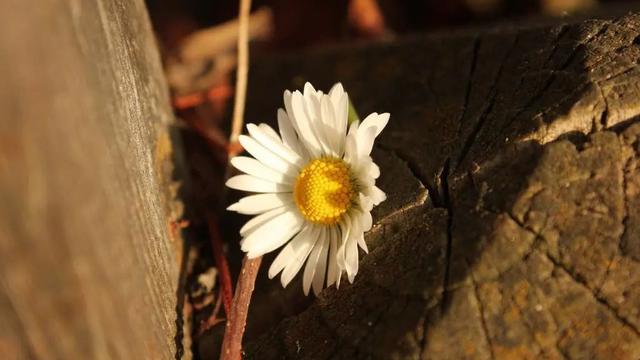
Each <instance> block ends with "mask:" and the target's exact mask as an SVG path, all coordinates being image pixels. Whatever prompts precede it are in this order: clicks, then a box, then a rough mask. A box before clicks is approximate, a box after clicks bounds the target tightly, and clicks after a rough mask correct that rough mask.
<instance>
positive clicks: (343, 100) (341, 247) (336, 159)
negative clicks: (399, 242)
mask: <svg viewBox="0 0 640 360" xmlns="http://www.w3.org/2000/svg"><path fill="white" fill-rule="evenodd" d="M284 107H285V109H278V127H279V128H280V133H279V134H278V133H277V132H276V131H275V130H273V129H272V128H271V127H270V126H269V125H266V124H258V125H255V124H247V130H248V131H249V135H248V136H247V135H242V136H240V139H239V140H240V144H242V146H243V147H244V149H245V150H246V151H247V152H249V154H251V155H253V158H251V157H245V156H237V157H234V158H233V159H231V164H232V165H233V166H234V167H235V168H237V169H238V170H240V171H241V172H243V173H244V174H242V175H237V176H234V177H232V178H231V179H229V180H228V181H227V183H226V185H227V186H228V187H230V188H233V189H237V190H243V191H249V192H254V193H258V194H256V195H250V196H247V197H244V198H242V199H240V201H238V202H237V203H235V204H233V205H231V206H229V207H228V210H232V211H236V212H238V213H241V214H246V215H257V216H255V217H254V218H252V219H251V220H249V221H248V222H247V223H246V224H245V225H244V226H243V227H242V228H241V229H240V235H241V236H242V241H241V243H240V244H241V247H242V250H243V251H245V252H246V253H247V256H248V257H249V258H254V257H258V256H262V255H264V254H266V253H268V252H271V251H274V250H276V249H278V248H280V247H282V246H283V245H285V244H286V246H284V248H283V249H282V250H281V251H280V253H279V254H278V256H277V257H276V258H275V260H274V261H273V263H272V264H271V267H270V268H269V278H273V277H275V276H276V275H277V274H278V273H280V272H282V275H281V277H280V279H281V282H282V286H287V284H289V282H291V280H292V279H293V278H294V277H295V276H296V274H297V273H298V272H299V271H300V270H301V269H302V267H303V266H304V265H305V263H306V266H305V268H304V273H303V275H302V276H303V278H302V287H303V290H304V293H305V295H307V294H308V293H309V289H310V288H313V292H314V293H315V294H316V295H317V294H318V293H319V292H320V291H321V290H322V288H323V285H324V284H325V283H326V286H327V287H329V286H331V285H333V284H334V283H335V284H336V287H338V286H340V278H341V277H342V275H343V273H345V272H346V274H347V278H348V279H349V282H353V280H354V278H355V276H356V273H357V272H358V247H360V248H362V249H363V250H364V251H365V252H368V250H367V244H366V243H365V241H364V232H365V231H368V230H369V229H371V226H372V219H371V209H372V208H373V206H375V205H378V204H379V203H380V202H382V201H384V200H385V198H386V195H385V193H384V192H382V190H380V189H379V188H377V187H376V185H375V181H376V179H377V178H378V176H379V175H380V169H379V168H378V166H377V165H376V164H375V163H374V162H373V160H372V159H371V156H370V153H371V149H372V147H373V141H374V139H375V138H376V137H377V136H378V135H379V134H380V132H381V131H382V129H384V127H385V126H386V125H387V122H388V121H389V114H387V113H385V114H378V113H373V114H371V115H369V116H367V117H366V118H365V119H364V120H363V121H362V122H361V123H360V122H359V121H353V122H351V123H350V124H349V122H348V117H349V115H348V113H349V97H348V95H347V93H346V92H345V91H344V89H343V88H342V85H341V84H340V83H338V84H336V85H334V86H333V88H331V91H329V93H328V94H324V93H323V92H322V91H316V90H315V89H314V88H313V86H312V85H311V84H309V83H306V84H305V86H304V92H303V93H301V92H300V91H295V92H293V93H292V92H290V91H288V90H287V91H285V92H284ZM325 279H326V281H325Z"/></svg>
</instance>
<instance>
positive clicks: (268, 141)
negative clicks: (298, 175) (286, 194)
mask: <svg viewBox="0 0 640 360" xmlns="http://www.w3.org/2000/svg"><path fill="white" fill-rule="evenodd" d="M247 130H249V134H250V135H251V136H252V137H253V138H254V139H255V140H256V141H258V142H259V143H260V145H262V146H264V147H265V148H266V149H269V150H271V152H273V153H274V154H276V155H278V156H279V157H281V158H283V159H284V160H286V161H287V162H289V163H291V164H294V165H297V166H301V165H302V158H301V157H300V156H298V154H296V153H294V152H293V151H292V150H291V149H289V148H287V147H286V146H284V145H283V144H282V142H280V141H276V140H275V139H273V138H272V137H271V136H269V135H268V133H265V132H264V131H263V130H262V129H261V128H259V127H258V126H256V125H255V124H247Z"/></svg>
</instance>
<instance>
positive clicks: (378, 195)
mask: <svg viewBox="0 0 640 360" xmlns="http://www.w3.org/2000/svg"><path fill="white" fill-rule="evenodd" d="M363 190H364V192H365V194H366V195H367V196H368V197H369V198H370V199H371V201H373V205H375V206H377V205H379V204H380V203H381V202H383V201H385V200H386V199H387V194H385V193H384V191H382V190H380V188H378V187H377V186H375V185H374V186H367V187H365V188H364V189H363Z"/></svg>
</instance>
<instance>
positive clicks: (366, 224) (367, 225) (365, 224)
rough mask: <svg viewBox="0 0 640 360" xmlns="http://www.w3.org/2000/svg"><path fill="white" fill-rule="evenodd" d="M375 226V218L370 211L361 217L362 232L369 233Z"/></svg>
mask: <svg viewBox="0 0 640 360" xmlns="http://www.w3.org/2000/svg"><path fill="white" fill-rule="evenodd" d="M372 226H373V218H372V217H371V213H370V212H368V211H364V212H363V213H362V215H360V227H361V229H362V231H369V230H371V227H372Z"/></svg>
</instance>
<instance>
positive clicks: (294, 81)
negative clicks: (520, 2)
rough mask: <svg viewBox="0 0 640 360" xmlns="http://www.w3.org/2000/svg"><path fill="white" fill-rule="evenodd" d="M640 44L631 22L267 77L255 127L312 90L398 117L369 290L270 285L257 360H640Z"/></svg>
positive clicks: (528, 32)
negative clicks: (289, 94)
mask: <svg viewBox="0 0 640 360" xmlns="http://www.w3.org/2000/svg"><path fill="white" fill-rule="evenodd" d="M639 35H640V16H638V15H633V14H631V15H628V16H626V17H623V18H621V19H618V20H589V21H584V22H580V23H573V24H561V25H557V26H548V25H544V26H543V25H540V26H527V25H523V26H521V27H513V28H499V29H489V30H484V31H475V32H470V31H458V32H452V33H448V34H434V35H429V36H422V37H418V38H414V39H409V40H404V41H400V42H396V43H391V44H381V45H373V46H372V45H368V46H362V47H360V48H357V49H355V50H354V49H353V48H344V49H341V48H337V49H331V50H322V51H315V52H311V53H306V54H303V55H299V54H298V55H297V54H292V55H287V56H279V57H274V58H269V59H262V60H260V62H258V63H257V64H254V67H253V68H252V70H251V78H252V80H251V81H252V82H253V83H252V85H251V86H249V89H250V93H249V98H248V113H247V119H248V121H250V122H260V121H265V119H270V118H273V114H274V113H275V109H276V108H277V107H279V106H280V103H281V90H282V89H285V88H289V89H291V88H301V87H302V85H303V83H304V81H306V80H309V81H311V82H312V83H313V84H314V85H317V86H318V87H319V88H321V89H327V88H329V86H330V85H331V84H332V83H334V82H336V81H341V82H343V84H344V85H345V88H346V89H347V90H348V91H349V94H350V96H351V99H352V101H353V102H354V104H355V106H356V108H357V109H358V111H359V113H360V114H362V115H365V114H367V113H369V112H373V111H377V112H384V111H388V112H390V113H391V114H392V116H391V121H390V122H389V125H388V127H387V129H386V130H385V131H384V132H383V133H382V135H381V138H380V143H379V144H378V145H377V147H376V151H375V154H374V157H375V158H376V161H377V162H378V164H380V166H381V168H382V177H381V179H380V186H381V188H382V189H383V190H385V191H386V192H387V193H388V194H389V199H388V200H387V201H386V202H385V203H384V204H383V205H382V206H380V207H379V208H377V209H376V210H375V213H374V219H375V221H376V225H375V226H374V228H373V230H372V231H371V232H370V233H369V234H368V235H367V242H368V244H369V249H370V250H371V252H370V254H369V255H367V256H365V257H364V258H363V259H362V263H361V268H360V272H359V274H358V276H357V277H356V281H355V283H354V284H353V285H345V286H344V288H342V287H341V289H340V290H335V289H334V288H330V289H326V290H324V291H323V292H322V294H321V295H320V296H319V297H318V298H317V299H311V300H308V301H307V302H304V301H301V300H299V299H296V295H295V294H296V293H300V290H299V284H298V283H294V284H292V285H291V286H289V288H288V289H284V290H282V289H277V288H278V287H279V286H278V284H276V283H273V282H272V283H271V284H269V283H266V284H267V285H265V286H263V288H262V289H259V290H258V293H261V292H262V293H263V295H260V294H258V295H257V297H256V302H254V304H256V305H255V307H254V309H253V315H250V318H249V324H251V323H252V318H253V319H255V321H254V325H253V328H250V329H248V336H247V338H246V340H247V341H246V352H247V355H248V357H249V358H258V359H280V358H302V359H340V358H343V359H354V358H363V359H370V358H376V359H377V358H379V359H418V358H423V359H465V358H466V359H514V358H517V359H527V358H529V359H532V358H547V359H562V358H568V359H585V358H589V359H612V358H615V359H637V358H640V332H639V329H640V313H639V311H640V310H639V309H640V250H639V249H640V180H639V179H640V141H639V139H640V124H637V123H636V122H637V119H638V115H639V114H640V89H639V85H638V84H640V66H639V65H638V62H639V59H640V40H639V39H640V37H639ZM264 294H267V295H264ZM260 296H264V298H271V299H272V301H279V304H280V305H279V307H278V309H275V310H274V309H273V306H271V307H268V306H266V305H260V304H261V303H264V302H265V301H261V300H260V299H261V297H260ZM298 296H299V295H298ZM273 299H276V300H273ZM265 313H269V314H273V318H272V319H271V320H270V322H269V321H267V322H266V323H265V322H263V323H260V320H258V319H259V318H260V317H261V316H264V314H265ZM283 318H284V319H283ZM280 319H283V320H280Z"/></svg>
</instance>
